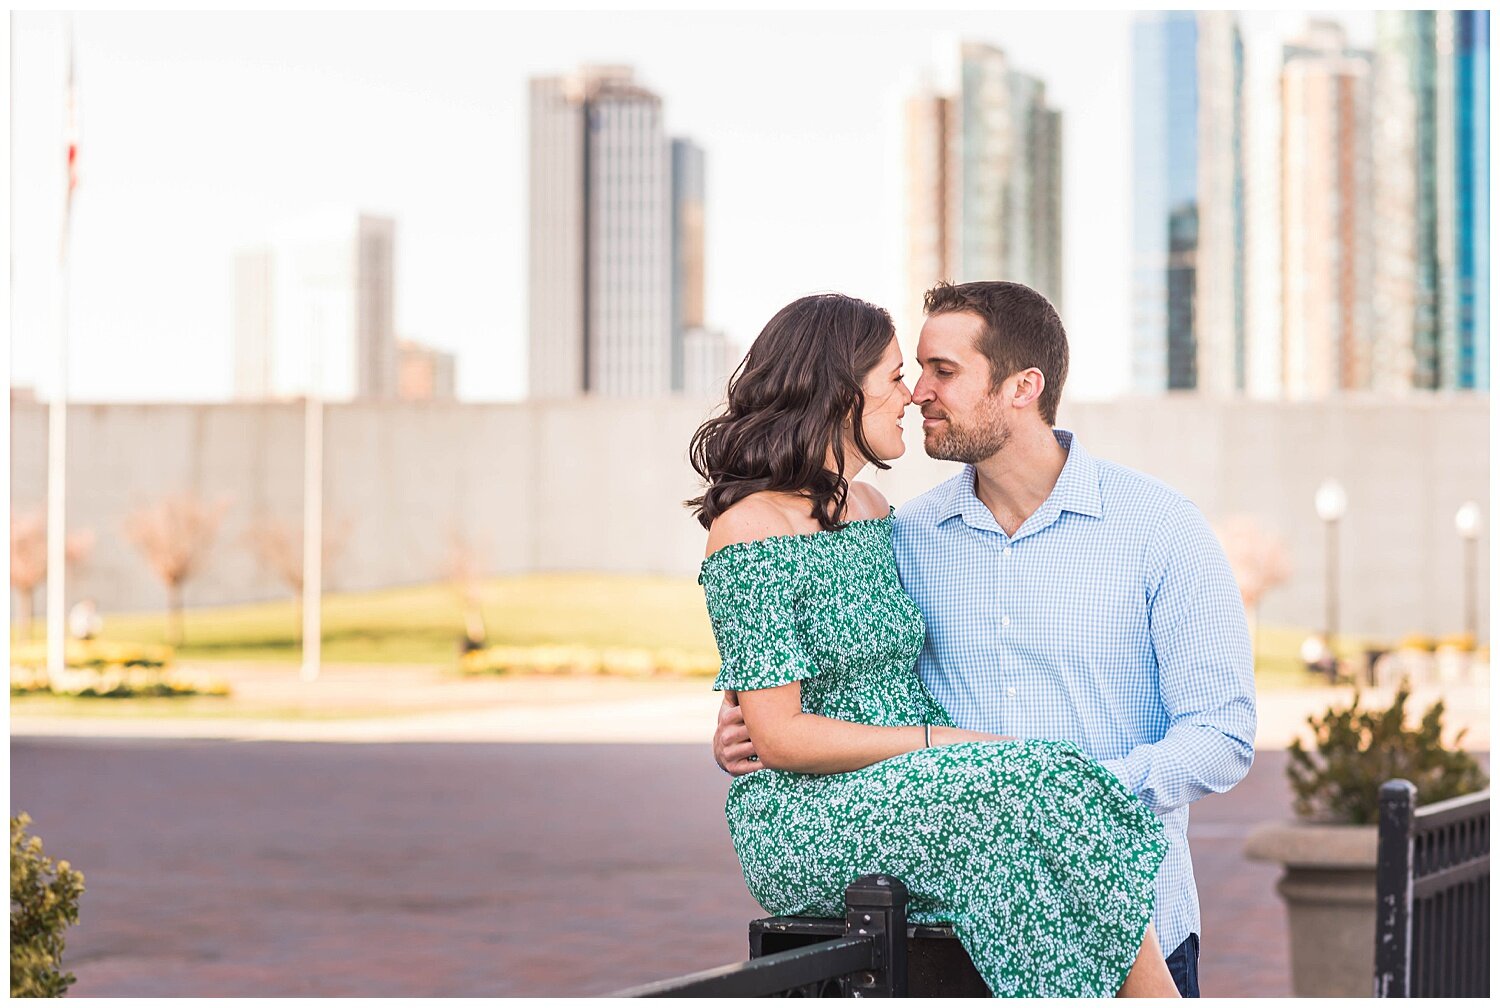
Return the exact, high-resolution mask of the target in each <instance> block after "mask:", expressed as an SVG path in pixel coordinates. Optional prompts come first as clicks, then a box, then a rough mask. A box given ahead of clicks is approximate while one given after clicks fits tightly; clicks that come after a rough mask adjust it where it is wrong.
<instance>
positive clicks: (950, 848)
mask: <svg viewBox="0 0 1500 1008" xmlns="http://www.w3.org/2000/svg"><path fill="white" fill-rule="evenodd" d="M910 402H911V392H910V390H909V389H908V388H907V387H906V385H905V383H904V382H903V380H902V375H901V350H900V347H899V345H898V344H897V342H896V339H895V330H894V327H893V326H892V324H891V320H890V316H889V315H887V314H886V312H885V311H884V310H883V309H880V308H877V307H876V306H874V305H871V304H868V303H866V302H863V301H859V300H856V299H854V298H849V297H844V296H843V295H838V294H824V295H816V296H813V297H806V298H802V299H800V300H798V301H795V302H793V303H792V304H790V305H788V306H787V307H786V308H783V309H782V310H781V311H780V312H778V313H777V315H776V317H775V318H773V319H772V320H771V321H770V322H769V323H768V324H767V325H766V327H765V329H764V330H763V331H762V332H761V334H760V336H759V337H758V338H757V339H756V341H755V343H754V345H752V346H751V348H750V352H749V354H748V355H747V357H746V359H745V361H744V363H743V364H742V365H741V367H740V370H739V372H738V373H737V374H736V375H735V377H734V378H733V379H731V381H730V386H729V396H728V405H727V407H726V409H725V411H724V413H723V414H722V415H720V416H717V417H714V418H712V419H710V420H709V421H707V422H706V423H705V424H703V426H702V427H700V428H699V429H698V431H697V433H696V434H695V435H694V436H693V441H692V447H691V454H692V461H693V465H694V468H696V469H697V471H698V473H699V474H700V475H701V476H702V477H703V478H704V480H705V481H706V483H707V487H706V489H705V492H704V494H703V496H701V497H699V498H696V499H695V500H692V501H689V502H688V504H689V506H690V507H693V508H695V509H696V512H697V515H698V519H699V521H700V522H702V523H703V525H704V526H705V527H706V528H708V529H709V537H708V547H707V551H706V556H705V559H704V561H703V566H702V568H701V571H700V574H699V582H700V583H701V584H702V585H703V590H704V596H705V599H706V601H707V604H708V611H709V615H710V617H711V619H712V621H713V626H714V634H715V636H716V638H717V640H718V645H719V653H720V659H721V669H720V673H719V677H718V679H717V680H716V681H715V683H714V687H715V688H716V689H722V690H734V691H737V692H738V698H739V704H740V707H741V709H742V711H743V713H744V717H745V722H746V725H747V726H748V728H749V730H750V734H751V736H752V737H753V738H754V739H755V745H756V751H757V752H758V754H759V758H760V761H761V763H762V764H763V765H764V766H765V767H766V769H765V770H761V771H758V772H756V773H751V774H746V775H744V776H741V777H738V778H736V779H735V781H734V783H733V784H731V785H730V788H729V798H728V801H727V804H726V806H725V813H726V815H727V817H728V820H729V829H730V835H731V837H732V838H733V841H734V845H735V851H736V852H737V853H738V855H739V857H740V862H741V864H742V865H743V867H744V871H745V881H746V884H747V885H748V886H749V888H750V892H751V894H752V895H753V896H755V898H756V899H757V900H758V901H759V902H760V904H761V905H762V906H764V907H765V908H766V910H767V911H769V912H770V913H773V914H782V915H814V916H823V917H829V916H841V915H842V914H843V893H844V888H845V887H846V886H847V885H848V883H849V882H851V881H853V880H854V879H855V878H856V877H858V876H859V875H862V874H866V873H870V872H885V873H887V874H891V875H895V876H897V877H899V878H900V879H901V880H902V881H903V882H905V883H906V885H907V887H908V889H909V890H910V893H911V904H910V907H909V914H910V918H911V919H912V920H914V921H918V922H926V923H935V922H939V921H946V922H951V923H952V924H953V927H954V931H955V933H956V934H957V935H958V937H959V939H960V940H961V941H962V942H963V944H964V947H965V948H966V949H967V950H968V952H969V956H970V958H971V959H972V960H973V961H974V965H975V966H976V967H977V968H978V970H979V972H980V975H981V976H983V977H984V980H985V982H986V983H987V984H988V985H989V987H990V989H991V991H993V992H994V993H995V994H997V995H1021V996H1080V995H1096V996H1103V995H1109V994H1115V993H1117V992H1118V993H1119V994H1122V995H1125V996H1144V997H1176V996H1177V989H1176V986H1175V985H1174V984H1173V982H1172V978H1171V974H1170V973H1169V972H1168V970H1167V967H1166V963H1165V962H1164V960H1163V959H1162V956H1161V951H1160V949H1159V947H1158V945H1157V940H1156V935H1155V932H1154V929H1153V928H1152V927H1151V925H1150V917H1151V905H1152V899H1153V881H1154V878H1155V875H1156V871H1157V868H1158V867H1159V866H1160V864H1161V859H1162V856H1163V855H1164V853H1165V851H1166V842H1165V840H1164V838H1163V835H1162V828H1161V824H1160V823H1159V822H1158V821H1157V820H1156V817H1155V816H1154V815H1152V814H1151V812H1150V811H1149V810H1148V809H1147V808H1146V807H1145V806H1144V805H1143V804H1141V802H1140V801H1139V800H1138V799H1136V798H1135V797H1134V796H1133V795H1131V794H1130V793H1129V792H1128V791H1126V790H1125V788H1124V787H1123V785H1121V784H1120V782H1119V781H1118V780H1117V779H1116V778H1115V777H1114V775H1113V774H1111V773H1110V772H1109V771H1108V770H1106V769H1105V768H1104V767H1102V766H1100V765H1099V764H1098V763H1096V762H1094V761H1093V760H1090V759H1088V758H1087V757H1086V756H1084V755H1083V754H1082V753H1081V752H1080V751H1079V750H1078V748H1077V747H1076V746H1074V745H1072V744H1071V743H1065V742H1049V741H1018V740H1014V739H1006V738H1001V737H1000V736H995V735H986V734H983V733H980V732H971V731H964V730H962V729H959V728H956V727H954V726H953V724H952V722H951V721H950V719H949V718H948V716H947V714H946V713H945V712H944V711H943V709H942V708H941V707H940V706H938V704H937V702H936V701H935V700H933V698H932V696H931V695H930V694H929V693H928V692H927V690H926V688H925V687H924V686H923V685H922V682H921V680H920V679H919V678H918V676H917V673H916V669H915V662H916V657H917V653H918V651H919V650H920V649H921V646H922V638H923V632H924V631H923V623H922V615H921V613H920V612H919V611H918V610H917V608H916V606H915V604H914V603H913V602H912V601H911V599H910V598H909V597H907V595H906V594H905V593H904V592H903V591H902V590H901V585H900V582H899V580H898V579H897V574H896V567H895V557H894V554H893V552H892V549H891V538H890V537H891V528H890V514H891V510H892V509H891V508H890V506H889V505H888V504H887V503H886V501H885V499H884V498H883V497H882V496H881V494H880V492H879V491H877V490H876V489H875V488H874V487H872V486H869V485H868V484H864V483H858V482H855V479H854V478H855V476H856V475H857V474H858V473H859V472H860V471H861V470H862V469H863V468H864V467H865V466H866V465H867V464H873V465H874V466H876V467H877V468H880V469H887V468H889V466H888V465H887V464H886V461H885V460H887V459H893V458H897V457H898V456H900V455H901V454H902V452H903V451H904V450H905V448H904V443H903V441H902V434H901V418H902V414H903V413H904V412H905V410H906V407H907V406H908V405H909V404H910Z"/></svg>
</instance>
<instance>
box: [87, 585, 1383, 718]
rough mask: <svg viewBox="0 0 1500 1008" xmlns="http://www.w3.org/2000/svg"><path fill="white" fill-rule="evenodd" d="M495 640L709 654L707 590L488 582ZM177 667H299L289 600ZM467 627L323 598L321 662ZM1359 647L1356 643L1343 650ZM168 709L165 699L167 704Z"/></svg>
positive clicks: (134, 621)
mask: <svg viewBox="0 0 1500 1008" xmlns="http://www.w3.org/2000/svg"><path fill="white" fill-rule="evenodd" d="M483 598H484V617H485V622H486V624H487V626H488V629H489V643H490V644H492V645H534V644H582V645H588V646H592V647H641V648H677V649H682V650H685V651H698V652H703V651H706V652H712V651H713V650H714V641H713V633H712V631H711V630H710V627H709V622H708V615H707V613H706V612H705V611H704V608H703V594H702V590H701V589H700V588H699V587H698V585H697V584H696V583H695V582H694V581H693V580H692V579H690V578H674V577H645V576H629V575H612V574H592V573H591V574H532V575H524V576H518V577H503V578H493V579H490V580H488V581H486V582H485V584H484V587H483ZM185 626H186V631H185V632H186V643H185V644H184V645H183V646H182V647H181V648H179V649H178V652H177V655H178V659H179V661H182V660H195V659H196V660H214V661H274V662H296V661H298V660H299V657H300V655H299V651H298V647H297V644H296V639H297V631H298V629H299V618H298V615H297V610H296V606H295V604H294V603H293V601H292V600H291V599H286V600H282V601H276V602H262V603H255V604H251V605H238V606H226V607H222V608H215V609H189V610H188V611H187V612H186V614H185ZM462 634H463V620H462V616H461V613H460V610H459V607H458V603H457V601H456V599H455V597H454V595H453V593H452V591H451V590H450V589H449V588H448V587H447V586H446V585H416V586H410V587H404V588H389V589H384V590H381V591H374V592H360V593H344V594H333V595H325V596H324V599H323V658H324V660H325V661H329V662H349V663H361V664H369V663H374V664H379V663H398V664H425V663H434V664H452V663H455V662H456V659H457V656H458V641H459V639H460V638H461V636H462ZM1307 634H1308V631H1307V630H1305V629H1298V628H1286V627H1270V626H1263V627H1261V629H1260V632H1259V634H1258V638H1259V639H1258V645H1259V654H1258V656H1257V662H1256V664H1257V670H1256V680H1257V685H1258V686H1259V687H1260V688H1262V689H1277V688H1295V687H1298V686H1315V685H1320V684H1321V682H1322V680H1321V679H1319V678H1317V677H1314V676H1311V675H1309V674H1308V673H1307V672H1306V671H1305V670H1304V669H1303V667H1302V661H1301V659H1300V658H1299V657H1298V653H1297V652H1298V648H1299V647H1300V646H1301V644H1302V641H1303V639H1304V638H1305V637H1306V636H1307ZM165 635H166V616H165V614H164V613H161V612H151V613H129V614H107V615H106V617H105V626H104V636H105V638H107V639H109V640H114V641H134V642H140V643H159V642H162V641H164V640H165ZM1361 643H1362V642H1359V641H1354V640H1349V641H1347V642H1346V644H1345V648H1344V651H1345V653H1346V654H1354V653H1356V652H1355V649H1356V647H1358V646H1359V645H1360V644H1361ZM169 702H170V701H169Z"/></svg>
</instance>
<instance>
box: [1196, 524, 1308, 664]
mask: <svg viewBox="0 0 1500 1008" xmlns="http://www.w3.org/2000/svg"><path fill="white" fill-rule="evenodd" d="M1214 531H1215V532H1217V533H1218V536H1219V542H1220V543H1222V544H1223V546H1224V554H1225V556H1227V557H1228V558H1229V566H1230V567H1232V568H1233V569H1234V579H1235V581H1236V582H1238V584H1239V588H1240V598H1241V599H1243V600H1244V602H1245V612H1246V614H1247V615H1248V616H1249V618H1250V639H1251V641H1252V643H1253V642H1255V641H1256V640H1257V638H1258V634H1259V630H1260V600H1261V599H1262V598H1263V597H1265V594H1266V593H1267V592H1269V591H1270V590H1271V589H1272V588H1275V587H1276V586H1277V585H1279V584H1283V583H1284V582H1285V581H1286V579H1287V578H1289V577H1290V576H1291V574H1292V563H1291V559H1290V557H1289V556H1288V554H1287V549H1286V544H1285V543H1284V542H1282V541H1281V539H1280V537H1278V536H1277V535H1275V534H1274V533H1272V532H1271V531H1270V530H1268V529H1267V528H1266V527H1265V526H1264V525H1263V524H1262V523H1261V521H1260V519H1259V518H1256V517H1255V516H1254V515H1246V514H1238V515H1231V516H1230V517H1228V518H1225V519H1224V520H1223V521H1222V522H1220V523H1219V525H1218V526H1217V527H1216V528H1215V530H1214ZM1255 650H1256V651H1257V652H1258V651H1259V648H1258V647H1257V648H1256V649H1255Z"/></svg>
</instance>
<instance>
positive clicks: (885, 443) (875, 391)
mask: <svg viewBox="0 0 1500 1008" xmlns="http://www.w3.org/2000/svg"><path fill="white" fill-rule="evenodd" d="M864 390H865V412H864V415H863V417H862V418H861V419H862V422H863V424H864V430H865V441H866V442H868V443H869V445H870V449H871V450H872V451H874V452H875V458H877V459H879V460H881V461H882V462H883V461H885V460H886V459H893V458H900V457H901V455H902V454H903V453H904V452H905V451H906V442H905V440H904V439H903V438H902V436H901V416H902V414H903V413H905V412H906V407H907V406H909V405H911V389H909V388H907V387H906V382H904V381H902V380H901V344H900V343H897V342H896V338H895V337H894V336H893V337H891V342H890V345H889V346H887V347H886V348H885V353H884V354H883V355H882V356H881V358H880V363H879V364H876V365H875V367H874V368H872V369H871V370H870V373H869V374H867V375H865V380H864ZM851 448H852V446H851Z"/></svg>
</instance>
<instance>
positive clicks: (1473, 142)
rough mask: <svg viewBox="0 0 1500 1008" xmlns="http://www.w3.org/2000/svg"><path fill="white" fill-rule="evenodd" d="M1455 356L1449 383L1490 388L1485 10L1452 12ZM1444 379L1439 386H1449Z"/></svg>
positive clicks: (1487, 40) (1487, 24) (1487, 45)
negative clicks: (1442, 384)
mask: <svg viewBox="0 0 1500 1008" xmlns="http://www.w3.org/2000/svg"><path fill="white" fill-rule="evenodd" d="M1453 18H1454V25H1453V29H1454V40H1453V42H1454V45H1453V90H1454V96H1453V116H1454V144H1453V147H1454V166H1453V167H1454V174H1455V178H1454V186H1453V193H1454V204H1455V205H1454V212H1455V216H1456V220H1455V222H1454V243H1455V246H1456V247H1455V248H1454V250H1453V251H1454V254H1453V268H1454V272H1455V274H1456V276H1455V278H1454V280H1455V283H1454V291H1455V297H1456V302H1457V303H1456V305H1455V306H1454V307H1455V309H1456V310H1455V312H1454V316H1455V324H1456V328H1457V333H1456V334H1455V336H1456V340H1455V344H1456V346H1455V349H1456V354H1455V358H1456V359H1455V360H1454V362H1453V375H1452V377H1451V379H1450V382H1451V386H1452V387H1455V388H1460V389H1482V390H1488V389H1489V372H1490V360H1489V357H1490V287H1489V282H1490V234H1489V218H1490V157H1489V152H1490V101H1489V98H1490V13H1489V11H1482V10H1470V11H1454V12H1453ZM1450 382H1445V383H1444V384H1450Z"/></svg>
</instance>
